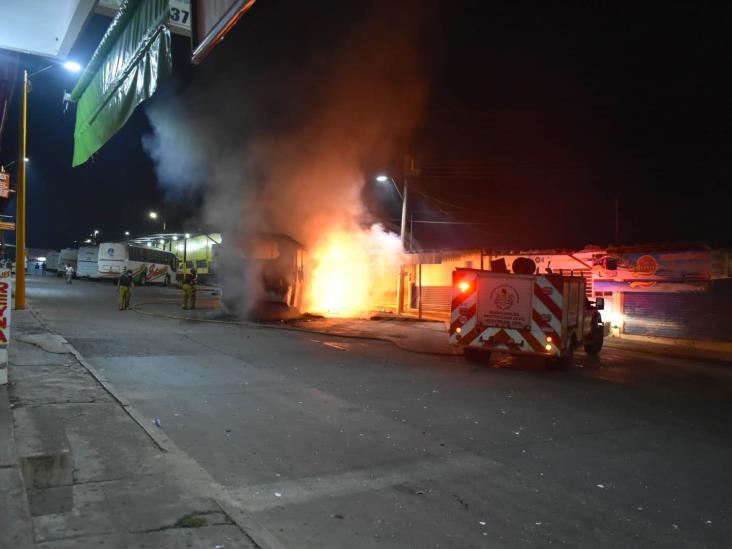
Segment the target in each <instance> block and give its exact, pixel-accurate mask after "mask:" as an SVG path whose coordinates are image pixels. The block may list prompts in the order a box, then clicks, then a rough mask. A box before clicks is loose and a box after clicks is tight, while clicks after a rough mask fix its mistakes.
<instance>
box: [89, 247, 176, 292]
mask: <svg viewBox="0 0 732 549" xmlns="http://www.w3.org/2000/svg"><path fill="white" fill-rule="evenodd" d="M177 267H178V258H177V257H176V256H175V254H174V253H173V252H167V251H164V250H159V249H157V248H152V247H149V246H136V245H134V244H127V243H125V242H104V243H102V244H101V245H100V246H99V266H98V269H99V278H102V279H105V278H106V279H115V280H116V279H117V278H119V276H120V275H121V274H122V273H123V272H125V271H126V270H127V269H129V270H131V271H132V278H133V280H134V282H135V284H138V285H145V284H149V283H159V284H164V285H166V286H167V285H168V284H170V282H171V281H172V280H174V279H175V272H176V269H177Z"/></svg>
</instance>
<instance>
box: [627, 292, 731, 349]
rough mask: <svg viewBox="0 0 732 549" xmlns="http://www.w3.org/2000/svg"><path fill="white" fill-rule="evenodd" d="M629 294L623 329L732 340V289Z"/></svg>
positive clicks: (713, 339)
mask: <svg viewBox="0 0 732 549" xmlns="http://www.w3.org/2000/svg"><path fill="white" fill-rule="evenodd" d="M712 288H713V289H712V290H710V291H709V292H708V293H698V294H694V293H689V294H681V293H679V294H673V293H663V294H662V293H657V294H651V293H627V294H625V296H624V307H623V315H624V318H625V323H624V332H625V333H628V334H632V335H645V336H657V337H672V338H680V339H692V340H698V341H732V292H730V291H729V289H721V288H716V289H715V288H714V286H712Z"/></svg>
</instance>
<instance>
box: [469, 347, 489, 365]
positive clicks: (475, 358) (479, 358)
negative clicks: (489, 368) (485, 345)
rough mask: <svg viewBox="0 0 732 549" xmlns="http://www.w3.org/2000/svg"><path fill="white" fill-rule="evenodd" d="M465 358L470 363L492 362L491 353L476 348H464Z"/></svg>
mask: <svg viewBox="0 0 732 549" xmlns="http://www.w3.org/2000/svg"><path fill="white" fill-rule="evenodd" d="M463 356H464V357H465V360H467V361H468V362H473V363H476V364H488V363H489V362H490V360H491V352H490V351H485V350H483V349H478V348H476V347H463Z"/></svg>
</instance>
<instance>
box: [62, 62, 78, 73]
mask: <svg viewBox="0 0 732 549" xmlns="http://www.w3.org/2000/svg"><path fill="white" fill-rule="evenodd" d="M63 67H64V68H65V69H66V70H67V71H69V72H80V71H81V65H79V64H78V63H77V62H76V61H66V63H64V65H63Z"/></svg>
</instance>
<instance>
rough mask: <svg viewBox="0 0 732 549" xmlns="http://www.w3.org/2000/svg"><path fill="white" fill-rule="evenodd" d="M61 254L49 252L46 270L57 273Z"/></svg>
mask: <svg viewBox="0 0 732 549" xmlns="http://www.w3.org/2000/svg"><path fill="white" fill-rule="evenodd" d="M60 255H61V254H60V253H59V252H57V251H55V250H54V251H53V252H48V255H47V256H46V270H47V271H49V272H54V273H55V272H56V271H57V270H58V259H59V256H60Z"/></svg>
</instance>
